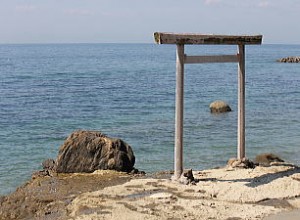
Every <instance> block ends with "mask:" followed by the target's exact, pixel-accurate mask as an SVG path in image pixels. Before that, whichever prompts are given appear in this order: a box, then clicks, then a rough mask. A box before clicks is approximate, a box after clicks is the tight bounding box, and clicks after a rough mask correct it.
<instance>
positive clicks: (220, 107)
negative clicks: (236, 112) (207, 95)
mask: <svg viewBox="0 0 300 220" xmlns="http://www.w3.org/2000/svg"><path fill="white" fill-rule="evenodd" d="M209 108H210V112H211V113H224V112H231V108H230V106H229V105H228V104H227V103H226V102H224V101H219V100H218V101H214V102H212V103H211V104H210V105H209Z"/></svg>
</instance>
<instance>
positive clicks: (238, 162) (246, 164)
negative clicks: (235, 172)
mask: <svg viewBox="0 0 300 220" xmlns="http://www.w3.org/2000/svg"><path fill="white" fill-rule="evenodd" d="M227 166H229V167H231V168H244V169H254V168H255V164H254V162H253V161H251V160H250V159H248V158H243V159H237V158H231V159H229V160H228V162H227Z"/></svg>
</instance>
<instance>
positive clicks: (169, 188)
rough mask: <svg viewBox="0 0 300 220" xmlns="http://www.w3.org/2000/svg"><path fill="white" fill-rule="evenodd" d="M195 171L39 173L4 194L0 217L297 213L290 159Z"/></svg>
mask: <svg viewBox="0 0 300 220" xmlns="http://www.w3.org/2000/svg"><path fill="white" fill-rule="evenodd" d="M193 175H194V178H195V182H192V183H190V184H187V185H186V184H182V183H178V182H176V181H172V180H171V179H170V178H166V177H167V176H170V174H163V175H161V174H157V175H154V176H151V177H150V176H147V175H146V176H132V175H128V174H126V173H118V172H115V171H95V172H94V173H93V174H72V175H69V176H68V175H63V176H60V177H57V176H56V177H47V178H45V177H43V178H36V179H34V180H32V181H31V182H30V183H27V184H26V185H25V186H23V187H21V188H19V189H18V190H17V191H16V192H15V193H13V194H11V195H9V196H7V197H3V198H1V201H0V204H1V209H0V219H24V218H35V219H50V218H52V219H118V220H120V219H227V220H234V219H266V220H276V219H291V220H292V219H297V216H299V211H297V209H299V208H300V198H299V196H300V168H298V167H296V166H293V165H291V164H286V163H274V164H273V165H272V166H269V167H262V166H257V167H255V168H254V169H243V168H232V167H223V168H218V169H209V170H203V171H193ZM54 183H55V184H54ZM84 183H85V184H84ZM76 184H77V185H76ZM81 188H82V189H81ZM17 195H19V197H17ZM20 195H23V197H24V198H22V196H20ZM51 196H52V197H51ZM13 199H15V200H13ZM16 201H21V203H20V204H18V203H17V202H16ZM30 201H31V203H30ZM32 201H35V202H36V203H32ZM37 201H40V203H38V202H37ZM41 201H42V202H41ZM30 204H31V210H30V211H29V210H28V209H29V207H30ZM26 207H28V208H27V209H26ZM11 210H14V211H11ZM8 213H10V215H8ZM13 213H14V214H15V215H13ZM278 214H279V215H278ZM9 216H10V217H11V218H9Z"/></svg>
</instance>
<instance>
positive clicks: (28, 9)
mask: <svg viewBox="0 0 300 220" xmlns="http://www.w3.org/2000/svg"><path fill="white" fill-rule="evenodd" d="M36 9H37V7H36V6H35V5H17V6H16V7H15V10H16V11H17V12H33V11H35V10H36Z"/></svg>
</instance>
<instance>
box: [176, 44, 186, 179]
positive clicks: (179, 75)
mask: <svg viewBox="0 0 300 220" xmlns="http://www.w3.org/2000/svg"><path fill="white" fill-rule="evenodd" d="M183 96H184V45H183V44H177V51H176V107H175V108H176V109H175V151H174V159H175V163H174V177H175V179H179V178H180V176H181V174H182V172H183Z"/></svg>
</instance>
